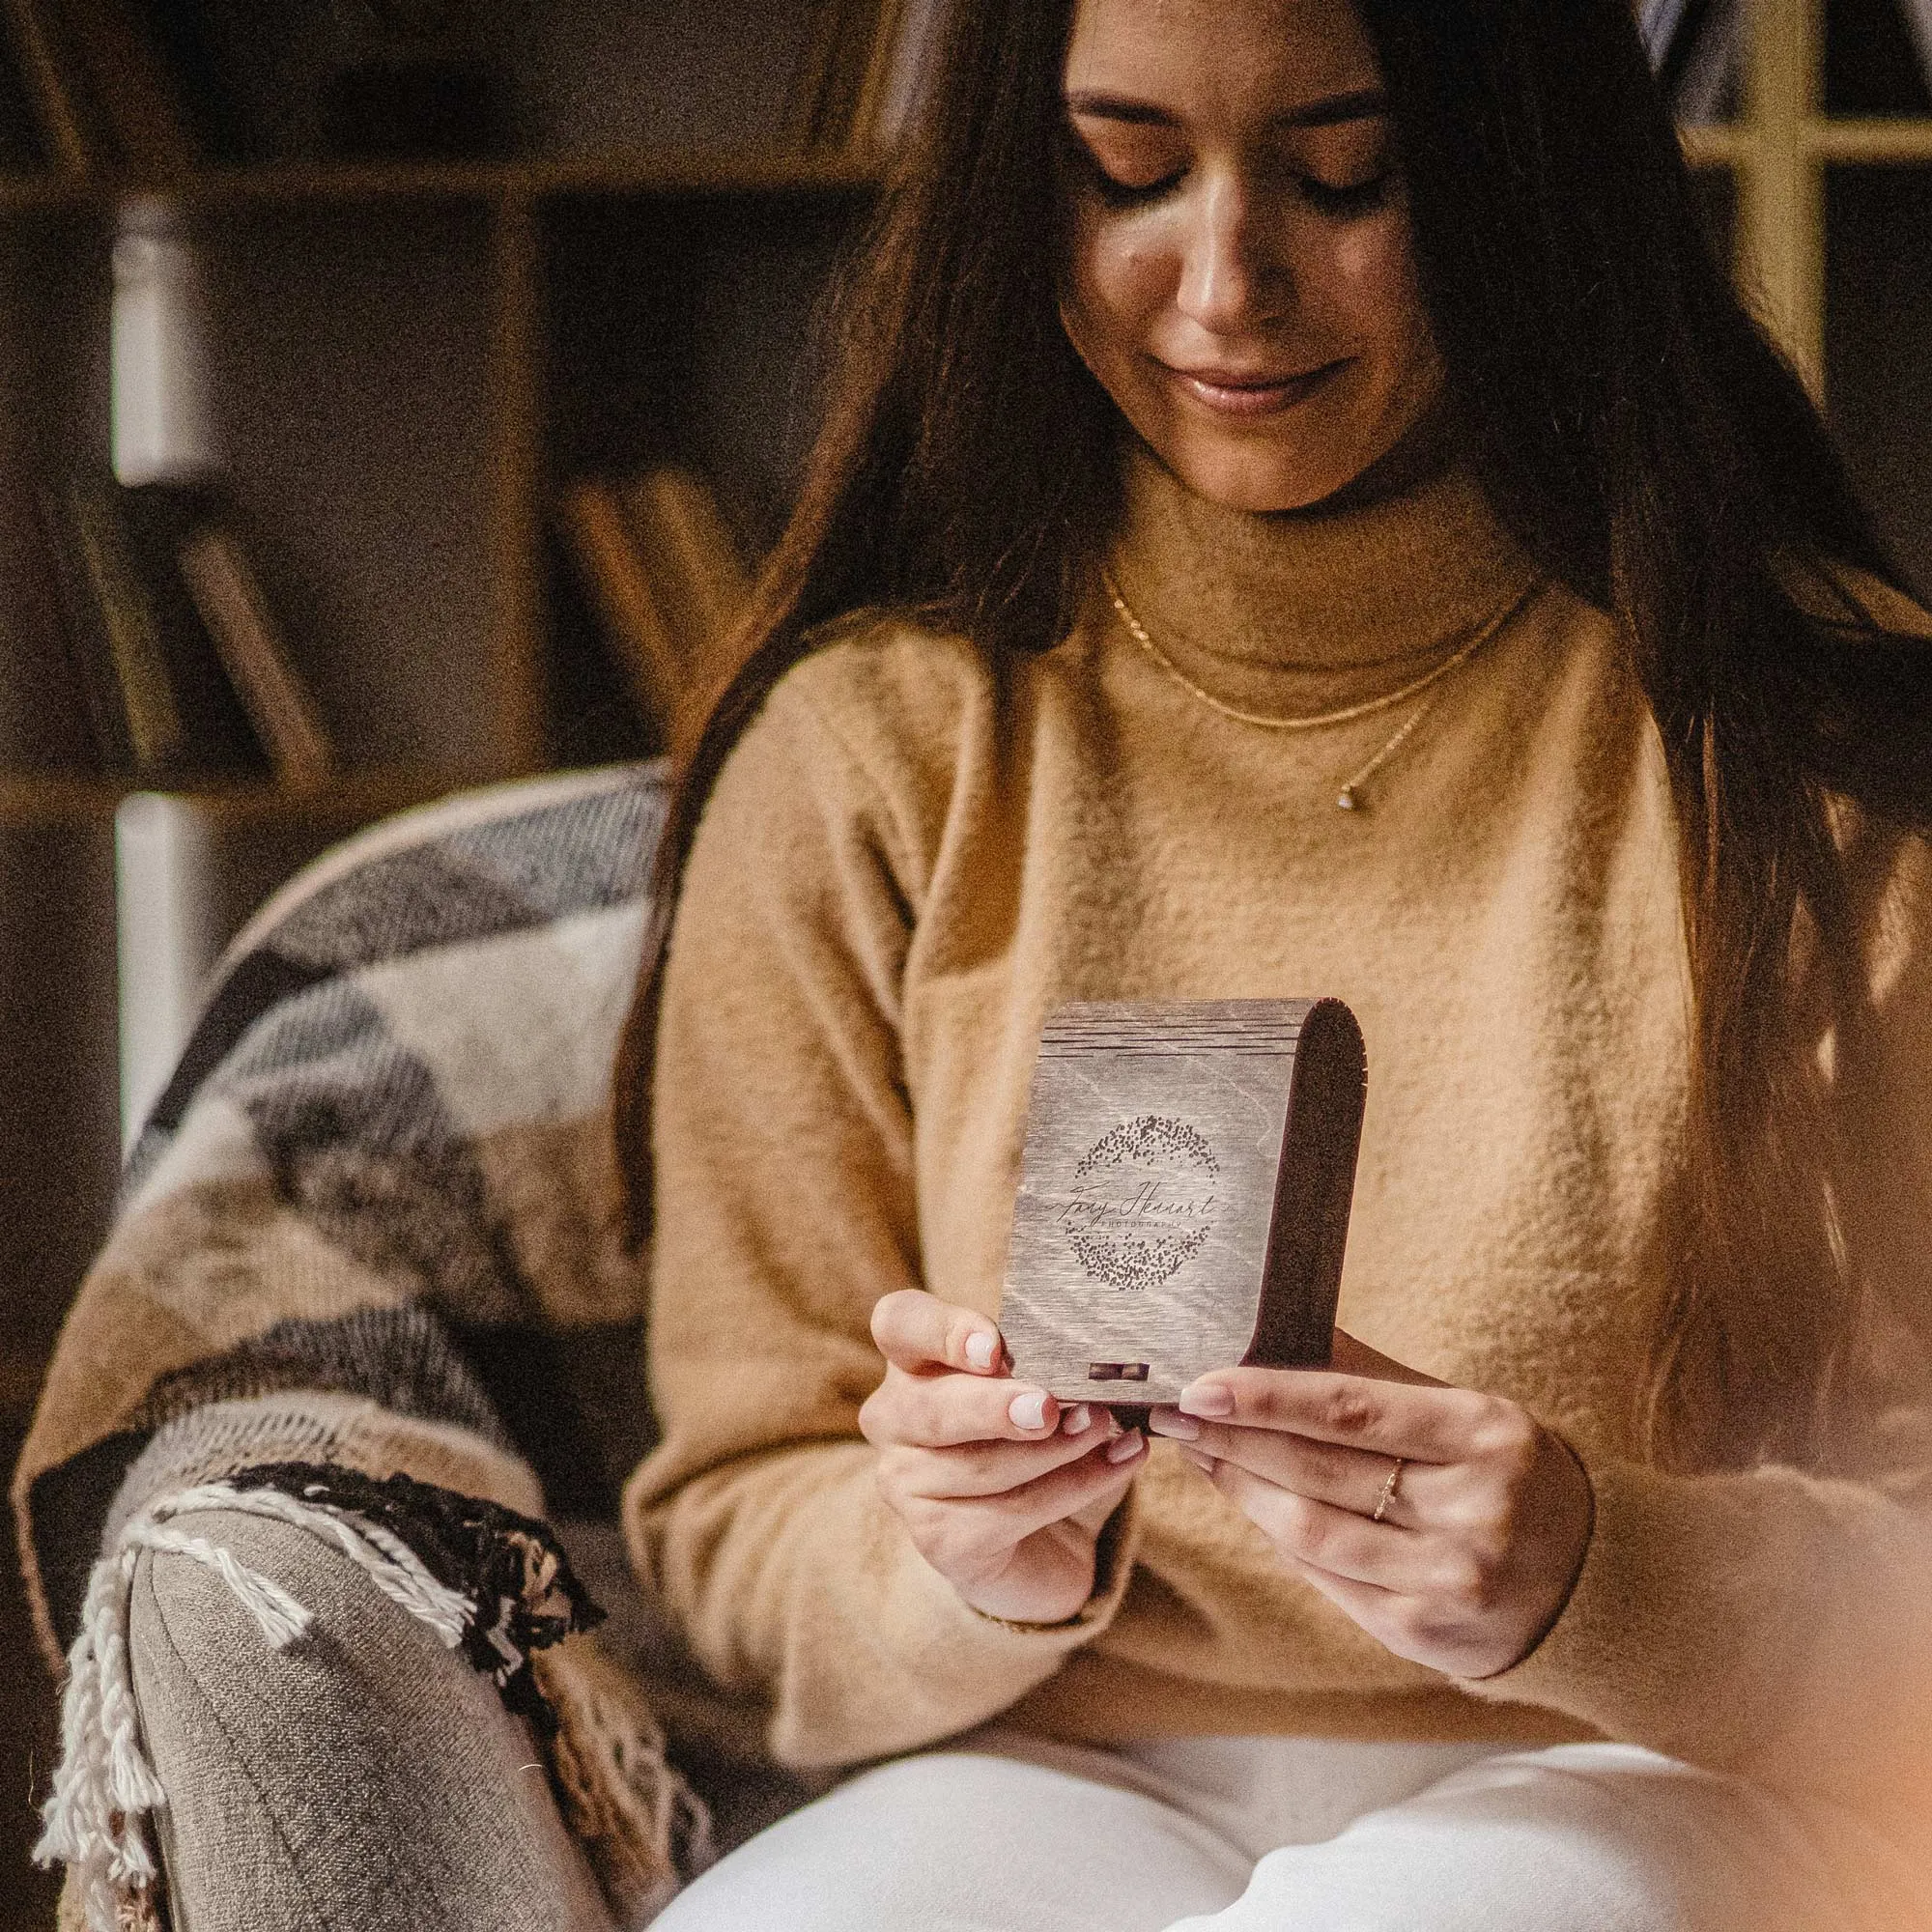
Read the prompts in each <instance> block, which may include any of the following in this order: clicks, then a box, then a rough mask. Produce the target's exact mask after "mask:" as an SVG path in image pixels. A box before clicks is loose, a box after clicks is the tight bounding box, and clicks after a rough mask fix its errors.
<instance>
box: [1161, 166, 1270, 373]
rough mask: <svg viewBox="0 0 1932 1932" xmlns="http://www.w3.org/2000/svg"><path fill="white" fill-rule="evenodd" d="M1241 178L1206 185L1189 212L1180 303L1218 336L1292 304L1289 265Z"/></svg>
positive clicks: (1192, 318)
mask: <svg viewBox="0 0 1932 1932" xmlns="http://www.w3.org/2000/svg"><path fill="white" fill-rule="evenodd" d="M1269 229H1270V224H1269V223H1268V222H1267V221H1266V220H1265V219H1264V218H1263V217H1262V214H1261V211H1260V210H1259V209H1258V207H1257V205H1256V200H1255V197H1254V195H1253V194H1252V193H1251V192H1250V191H1249V189H1248V187H1247V186H1246V185H1244V184H1243V183H1242V182H1241V181H1240V180H1239V179H1238V178H1236V177H1234V176H1225V177H1223V178H1221V179H1219V180H1215V181H1210V182H1208V183H1205V184H1204V185H1203V189H1202V192H1201V193H1200V195H1198V196H1197V197H1196V198H1195V201H1194V205H1193V207H1192V208H1191V209H1190V210H1189V211H1188V224H1187V233H1186V236H1185V239H1184V243H1183V252H1182V258H1181V265H1180V285H1179V290H1178V291H1177V293H1176V298H1175V299H1176V304H1177V306H1178V307H1179V309H1180V312H1181V313H1182V314H1183V315H1185V316H1186V317H1187V318H1188V320H1189V321H1190V322H1194V323H1198V324H1199V325H1200V326H1201V327H1203V328H1206V329H1208V330H1209V331H1210V332H1212V333H1214V334H1216V335H1225V334H1232V333H1237V332H1239V331H1240V330H1242V329H1246V328H1252V327H1254V326H1255V325H1256V324H1257V323H1259V322H1268V321H1273V320H1275V319H1277V318H1278V317H1279V316H1280V315H1281V314H1282V313H1283V311H1284V310H1285V309H1286V308H1287V307H1288V305H1289V302H1290V301H1291V300H1292V299H1293V287H1292V283H1291V279H1290V276H1289V272H1288V264H1287V262H1286V260H1285V259H1284V258H1283V251H1282V249H1281V247H1280V244H1279V240H1278V238H1277V237H1275V236H1274V235H1272V234H1271V233H1270V232H1269Z"/></svg>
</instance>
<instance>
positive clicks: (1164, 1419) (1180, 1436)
mask: <svg viewBox="0 0 1932 1932" xmlns="http://www.w3.org/2000/svg"><path fill="white" fill-rule="evenodd" d="M1148 1427H1149V1429H1151V1431H1152V1432H1153V1434H1154V1435H1171V1436H1173V1437H1174V1439H1175V1440H1176V1441H1177V1442H1192V1441H1193V1440H1194V1439H1195V1437H1196V1436H1198V1435H1200V1434H1201V1425H1200V1424H1199V1423H1198V1422H1196V1421H1195V1419H1194V1418H1193V1417H1192V1416H1191V1415H1182V1414H1181V1412H1180V1411H1179V1409H1178V1408H1157V1409H1155V1410H1154V1412H1153V1413H1152V1414H1151V1416H1149V1417H1148Z"/></svg>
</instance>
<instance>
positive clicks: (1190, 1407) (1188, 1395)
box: [1180, 1382, 1235, 1415]
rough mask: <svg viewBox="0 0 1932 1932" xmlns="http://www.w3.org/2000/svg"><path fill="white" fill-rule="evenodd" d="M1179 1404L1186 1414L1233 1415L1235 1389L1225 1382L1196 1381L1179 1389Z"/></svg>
mask: <svg viewBox="0 0 1932 1932" xmlns="http://www.w3.org/2000/svg"><path fill="white" fill-rule="evenodd" d="M1180 1406H1181V1409H1182V1411H1183V1412H1184V1413H1185V1414H1188V1415H1233V1414H1234V1412H1235V1391H1234V1390H1233V1389H1231V1388H1230V1387H1229V1386H1228V1384H1227V1383H1226V1382H1196V1383H1195V1384H1194V1386H1193V1387H1192V1388H1190V1389H1182V1390H1181V1392H1180Z"/></svg>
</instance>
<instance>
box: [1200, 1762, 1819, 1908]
mask: <svg viewBox="0 0 1932 1932" xmlns="http://www.w3.org/2000/svg"><path fill="white" fill-rule="evenodd" d="M1843 1922H1844V1901H1843V1899H1842V1898H1841V1897H1840V1896H1839V1895H1838V1894H1837V1891H1836V1889H1835V1888H1834V1887H1833V1883H1832V1881H1831V1879H1830V1876H1829V1874H1828V1873H1827V1872H1825V1870H1824V1869H1823V1868H1822V1867H1821V1865H1820V1864H1819V1862H1818V1861H1817V1860H1816V1858H1815V1857H1814V1856H1813V1855H1812V1853H1811V1851H1810V1849H1809V1847H1808V1845H1807V1843H1806V1839H1805V1834H1804V1828H1803V1826H1802V1823H1801V1822H1800V1820H1799V1819H1798V1818H1797V1816H1796V1814H1795V1813H1793V1812H1792V1811H1791V1810H1790V1808H1789V1807H1787V1806H1784V1805H1782V1804H1779V1803H1778V1802H1777V1801H1776V1800H1774V1799H1772V1798H1770V1797H1768V1796H1766V1795H1765V1794H1764V1793H1762V1792H1759V1791H1757V1790H1755V1789H1754V1788H1753V1787H1751V1786H1749V1785H1747V1784H1745V1783H1743V1782H1741V1781H1740V1780H1738V1779H1735V1778H1728V1777H1721V1776H1716V1775H1715V1774H1712V1773H1708V1772H1703V1771H1698V1770H1694V1769H1693V1768H1691V1767H1690V1766H1688V1765H1684V1764H1679V1763H1677V1762H1675V1761H1673V1760H1671V1759H1668V1758H1663V1757H1660V1756H1658V1755H1657V1754H1656V1753H1654V1752H1650V1751H1644V1750H1639V1749H1636V1748H1635V1747H1628V1746H1619V1745H1585V1746H1566V1747H1558V1748H1556V1749H1553V1750H1544V1751H1529V1752H1520V1753H1499V1754H1498V1755H1496V1756H1495V1757H1492V1758H1487V1759H1485V1760H1483V1761H1482V1762H1481V1763H1480V1764H1477V1765H1475V1766H1473V1767H1471V1768H1469V1769H1467V1770H1465V1771H1462V1772H1458V1773H1456V1774H1454V1775H1453V1776H1449V1777H1446V1778H1444V1779H1443V1780H1442V1781H1441V1782H1440V1783H1439V1784H1435V1785H1433V1786H1431V1787H1430V1788H1429V1789H1428V1790H1426V1791H1424V1792H1422V1793H1420V1794H1419V1795H1418V1796H1417V1797H1415V1798H1413V1799H1410V1800H1408V1801H1406V1803H1404V1804H1395V1805H1391V1806H1389V1807H1387V1808H1386V1809H1384V1810H1380V1811H1375V1812H1371V1813H1370V1814H1368V1815H1367V1816H1366V1817H1363V1818H1361V1819H1358V1820H1357V1821H1356V1822H1355V1823H1354V1824H1353V1825H1351V1826H1350V1828H1349V1829H1348V1830H1347V1831H1346V1832H1343V1833H1341V1834H1340V1835H1339V1836H1337V1837H1334V1838H1331V1839H1328V1840H1327V1841H1326V1842H1324V1843H1321V1844H1316V1845H1301V1846H1293V1847H1290V1848H1287V1849H1284V1850H1282V1851H1278V1852H1273V1853H1270V1854H1269V1855H1268V1856H1267V1857H1266V1858H1264V1859H1263V1860H1262V1861H1261V1862H1260V1863H1259V1864H1258V1865H1257V1866H1256V1867H1255V1873H1254V1878H1253V1880H1252V1881H1251V1883H1250V1885H1249V1887H1248V1889H1247V1891H1246V1892H1245V1893H1244V1894H1243V1895H1242V1897H1241V1899H1240V1900H1239V1902H1238V1903H1237V1904H1236V1905H1235V1906H1234V1907H1233V1908H1231V1909H1230V1910H1229V1911H1228V1912H1227V1913H1225V1914H1224V1915H1222V1916H1221V1917H1220V1918H1216V1919H1214V1920H1213V1921H1212V1927H1213V1932H1568V1928H1571V1927H1577V1926H1588V1927H1589V1928H1591V1932H1823V1928H1824V1927H1826V1926H1828V1925H1829V1926H1838V1925H1840V1924H1841V1923H1843ZM1174 1932H1207V1926H1206V1924H1205V1923H1204V1924H1203V1925H1202V1926H1201V1927H1198V1928H1196V1927H1187V1928H1182V1927H1180V1926H1177V1927H1175V1928H1174Z"/></svg>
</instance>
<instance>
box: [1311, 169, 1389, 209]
mask: <svg viewBox="0 0 1932 1932" xmlns="http://www.w3.org/2000/svg"><path fill="white" fill-rule="evenodd" d="M1394 185H1395V176H1394V174H1393V172H1391V171H1389V170H1386V169H1385V170H1384V171H1383V172H1382V173H1380V174H1378V175H1374V176H1371V177H1370V179H1369V180H1367V181H1365V182H1350V183H1347V184H1345V185H1342V186H1339V187H1338V186H1336V185H1333V184H1331V183H1329V182H1324V181H1319V180H1316V179H1315V178H1313V177H1309V176H1304V177H1303V179H1302V182H1301V198H1302V200H1304V201H1305V202H1307V204H1308V205H1309V207H1310V208H1312V209H1314V210H1315V211H1316V213H1318V214H1326V215H1329V216H1332V217H1333V218H1334V219H1335V220H1337V221H1350V220H1354V219H1356V218H1358V217H1360V216H1362V215H1365V214H1373V213H1375V212H1376V210H1377V209H1378V208H1380V207H1381V206H1382V204H1383V203H1384V202H1386V201H1387V200H1388V198H1389V190H1390V189H1391V188H1392V187H1393V186H1394Z"/></svg>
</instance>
